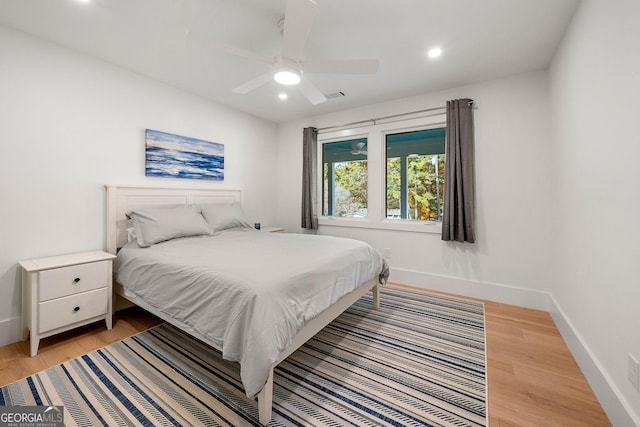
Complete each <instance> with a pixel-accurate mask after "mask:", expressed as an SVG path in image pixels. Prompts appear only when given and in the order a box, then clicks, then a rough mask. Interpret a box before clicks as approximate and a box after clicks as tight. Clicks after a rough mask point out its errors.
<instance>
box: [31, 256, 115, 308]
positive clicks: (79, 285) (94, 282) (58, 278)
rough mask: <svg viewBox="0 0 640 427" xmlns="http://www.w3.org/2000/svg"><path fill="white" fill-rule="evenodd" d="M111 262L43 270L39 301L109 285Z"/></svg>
mask: <svg viewBox="0 0 640 427" xmlns="http://www.w3.org/2000/svg"><path fill="white" fill-rule="evenodd" d="M110 262H111V261H102V262H93V263H88V264H79V265H71V266H68V267H61V268H54V269H51V270H44V271H41V272H40V287H39V290H40V292H39V294H40V296H39V298H38V301H47V300H50V299H53V298H60V297H64V296H67V295H72V294H77V293H80V292H86V291H90V290H92V289H98V288H103V287H105V286H107V280H108V277H109V273H108V272H109V263H110Z"/></svg>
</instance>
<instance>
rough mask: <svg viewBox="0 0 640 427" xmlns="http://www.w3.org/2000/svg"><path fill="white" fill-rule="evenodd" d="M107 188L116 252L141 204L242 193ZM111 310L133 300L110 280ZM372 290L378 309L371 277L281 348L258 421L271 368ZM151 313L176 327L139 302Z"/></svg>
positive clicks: (110, 241)
mask: <svg viewBox="0 0 640 427" xmlns="http://www.w3.org/2000/svg"><path fill="white" fill-rule="evenodd" d="M105 187H106V189H107V214H106V231H107V236H106V237H107V251H108V252H110V253H112V254H114V255H116V254H117V252H118V249H119V248H121V247H122V246H124V244H126V243H127V218H126V215H125V213H126V212H128V211H130V210H132V209H135V208H142V207H150V206H171V205H173V206H176V205H183V204H193V203H201V204H206V203H215V202H225V201H229V202H232V201H238V202H242V192H241V191H240V190H239V189H233V188H219V189H201V188H199V189H194V188H159V187H138V186H115V185H106V186H105ZM113 289H114V293H115V295H114V304H113V306H114V310H119V309H122V308H126V307H127V306H131V305H133V304H134V303H132V302H130V301H128V300H127V299H126V298H125V297H124V293H123V289H122V286H121V285H120V284H118V283H116V282H115V281H114V284H113ZM370 290H371V291H372V292H373V304H374V308H375V309H376V310H377V309H379V308H380V293H379V288H378V278H377V277H376V278H373V279H371V280H369V281H368V282H366V283H363V284H362V285H361V286H359V287H358V288H357V289H355V290H354V291H352V292H350V293H348V294H346V295H345V296H343V297H342V298H341V299H339V300H338V301H337V302H336V303H335V304H334V305H332V306H331V307H329V308H327V309H326V310H325V311H324V312H322V313H321V314H320V315H318V316H317V317H316V318H314V319H313V320H312V321H310V322H309V323H308V324H307V325H306V326H305V327H304V329H302V330H301V331H300V332H298V334H297V335H296V336H295V337H294V339H293V342H292V343H291V345H289V346H288V347H287V348H285V349H284V350H283V351H282V353H280V357H279V359H278V361H277V362H276V363H275V364H274V365H273V366H272V367H271V370H270V373H269V378H268V380H267V383H266V384H265V386H264V387H263V389H262V391H260V393H259V394H258V414H259V418H260V423H261V424H262V425H266V424H267V423H268V422H269V421H270V420H271V412H272V406H273V369H274V367H275V366H277V365H278V364H279V363H280V362H282V361H283V360H284V359H286V358H287V357H289V355H291V353H293V352H294V351H296V350H297V349H298V348H299V347H300V346H302V345H303V344H304V343H305V342H307V341H308V340H309V339H311V338H312V337H313V336H314V335H315V334H317V333H318V332H320V330H322V329H323V328H324V327H325V326H327V325H328V324H329V323H331V322H332V321H333V320H334V319H335V318H336V317H338V316H339V315H340V314H341V313H342V312H343V311H345V310H346V309H347V308H349V307H350V306H351V305H353V304H354V303H355V302H356V301H357V300H358V299H360V297H362V296H363V295H365V294H366V293H367V292H368V291H370ZM139 305H140V306H142V307H143V308H145V309H146V310H148V311H150V312H151V313H153V314H154V315H156V316H158V317H160V318H161V319H163V320H165V321H166V322H168V323H171V324H173V325H176V326H178V327H180V324H179V323H177V322H176V321H175V320H174V319H171V318H169V317H167V316H166V315H165V314H163V313H161V312H158V311H156V310H154V309H153V308H152V307H149V306H146V304H139ZM196 338H198V339H200V340H202V341H204V342H206V343H207V344H209V345H211V346H212V347H214V348H215V346H214V345H212V343H211V342H210V341H209V340H208V339H207V337H205V336H196Z"/></svg>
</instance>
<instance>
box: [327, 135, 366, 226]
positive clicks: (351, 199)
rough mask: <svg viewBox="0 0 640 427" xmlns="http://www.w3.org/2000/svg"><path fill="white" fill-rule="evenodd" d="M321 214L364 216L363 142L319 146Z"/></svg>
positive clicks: (361, 140) (364, 177) (364, 156)
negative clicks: (320, 154)
mask: <svg viewBox="0 0 640 427" xmlns="http://www.w3.org/2000/svg"><path fill="white" fill-rule="evenodd" d="M322 170H323V172H322V215H324V216H330V217H353V218H366V217H367V203H368V180H367V139H366V138H359V139H351V140H346V141H338V142H330V143H325V144H323V145H322Z"/></svg>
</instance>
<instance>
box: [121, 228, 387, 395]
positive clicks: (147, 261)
mask: <svg viewBox="0 0 640 427" xmlns="http://www.w3.org/2000/svg"><path fill="white" fill-rule="evenodd" d="M385 268H386V265H385V263H384V260H383V258H382V256H381V255H380V253H379V252H378V251H377V250H375V249H374V248H372V247H371V246H369V245H367V244H366V243H364V242H361V241H357V240H352V239H343V238H336V237H330V236H311V235H301V234H287V233H266V232H258V231H251V230H245V231H235V230H234V231H225V232H223V233H221V234H219V235H217V236H211V237H192V238H183V239H176V240H171V241H168V242H164V243H160V244H157V245H154V246H152V247H149V248H140V247H139V246H138V245H137V244H136V243H135V242H132V243H129V244H127V245H126V246H125V247H124V248H122V250H121V251H120V252H119V254H118V257H117V259H116V263H115V274H116V280H117V281H118V282H119V283H120V284H122V285H123V286H124V288H125V296H126V297H127V298H129V299H131V300H133V301H134V302H136V303H139V304H140V305H142V306H146V307H148V308H150V309H153V310H155V311H156V312H158V313H162V315H163V316H164V317H165V318H171V319H174V320H175V321H177V323H178V324H179V325H180V326H182V327H183V328H184V329H186V331H187V332H190V333H192V334H193V335H195V336H196V337H200V338H203V339H205V341H207V342H208V343H209V344H211V345H213V346H214V347H216V348H217V349H219V350H221V351H222V355H223V357H224V358H225V359H228V360H233V361H237V362H240V365H241V371H240V373H241V379H242V383H243V385H244V388H245V392H246V393H247V396H249V397H253V396H255V395H256V394H257V393H258V392H259V391H260V390H261V389H262V387H263V386H264V384H265V383H266V381H267V378H268V375H269V370H270V368H271V367H272V366H273V364H274V363H276V362H277V361H278V358H279V355H280V352H281V351H282V350H284V349H285V348H286V347H287V346H288V345H289V344H291V341H292V339H293V337H294V336H295V334H296V333H297V332H299V331H300V330H301V329H302V328H303V327H304V326H305V325H306V324H307V322H309V320H311V319H313V318H314V317H315V316H316V315H317V314H319V313H321V312H322V311H323V310H325V309H326V308H327V307H329V306H330V305H331V304H333V303H335V302H336V301H337V300H338V299H340V297H342V296H343V295H345V294H347V293H349V292H350V291H352V290H354V289H355V288H357V287H358V286H359V285H360V284H363V283H364V282H366V281H368V280H370V279H372V278H375V277H377V276H378V275H380V273H381V272H382V271H383V270H384V269H385ZM142 302H143V303H142ZM153 310H152V311H153Z"/></svg>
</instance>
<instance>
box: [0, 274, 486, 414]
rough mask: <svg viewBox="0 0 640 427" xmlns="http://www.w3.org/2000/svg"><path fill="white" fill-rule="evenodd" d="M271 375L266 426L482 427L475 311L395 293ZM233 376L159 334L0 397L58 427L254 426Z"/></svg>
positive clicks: (184, 340)
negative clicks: (46, 412) (58, 409)
mask: <svg viewBox="0 0 640 427" xmlns="http://www.w3.org/2000/svg"><path fill="white" fill-rule="evenodd" d="M381 296H382V298H381V301H382V304H381V309H380V310H379V311H375V310H373V309H372V302H371V297H370V296H369V295H367V296H365V297H363V298H362V299H361V300H360V301H358V302H357V303H356V304H355V305H354V306H352V307H351V308H349V309H348V310H347V311H346V312H345V313H343V314H342V315H341V316H340V317H339V318H337V319H336V320H335V321H333V322H332V323H331V324H330V325H329V326H327V327H326V328H325V329H324V330H322V331H321V332H320V333H319V334H318V335H316V336H315V337H314V338H313V339H312V340H310V341H309V342H308V343H307V344H305V345H304V346H303V347H302V348H301V349H299V350H298V351H296V352H295V353H294V354H293V355H291V357H289V358H288V359H287V360H285V361H284V362H283V363H282V364H280V366H279V367H278V368H277V369H276V370H275V374H274V408H273V416H274V417H273V419H272V420H271V422H270V424H269V426H429V425H431V426H485V425H486V424H487V421H486V418H487V417H486V374H485V372H486V363H485V351H484V347H485V334H484V306H483V304H481V303H477V302H473V301H466V300H462V299H455V298H449V297H445V296H441V295H434V294H429V293H425V292H419V291H413V290H409V289H403V288H398V287H393V286H387V287H385V288H383V289H382V295H381ZM238 374H239V371H238V366H237V365H236V364H235V363H232V362H227V361H225V360H222V359H221V358H220V356H219V353H218V352H216V351H215V350H212V349H211V348H209V347H207V346H206V345H204V344H202V343H201V342H199V341H197V340H195V339H193V338H191V337H189V336H188V335H185V334H184V333H182V332H180V331H179V330H177V329H175V328H174V327H172V326H169V325H167V324H163V325H160V326H157V327H155V328H153V329H150V330H148V331H145V332H142V333H140V334H138V335H135V336H133V337H130V338H127V339H124V340H122V341H120V342H118V343H115V344H112V345H109V346H107V347H105V348H102V349H100V350H97V351H94V352H91V353H89V354H86V355H84V356H81V357H78V358H76V359H73V360H70V361H68V362H65V363H63V364H61V365H58V366H55V367H53V368H50V369H47V370H45V371H42V372H40V373H37V374H35V375H32V376H30V377H27V378H25V379H22V380H20V381H17V382H15V383H12V384H9V385H7V386H5V387H2V389H1V390H0V404H2V405H63V406H64V407H65V421H66V425H67V426H72V425H80V426H94V425H125V426H128V425H145V426H156V425H185V426H187V425H210V426H214V425H225V426H251V425H259V424H258V413H257V405H256V402H255V401H253V400H250V399H248V398H247V397H246V396H245V395H244V392H243V391H242V385H241V384H240V381H239V375H238Z"/></svg>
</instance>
